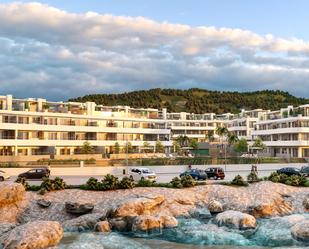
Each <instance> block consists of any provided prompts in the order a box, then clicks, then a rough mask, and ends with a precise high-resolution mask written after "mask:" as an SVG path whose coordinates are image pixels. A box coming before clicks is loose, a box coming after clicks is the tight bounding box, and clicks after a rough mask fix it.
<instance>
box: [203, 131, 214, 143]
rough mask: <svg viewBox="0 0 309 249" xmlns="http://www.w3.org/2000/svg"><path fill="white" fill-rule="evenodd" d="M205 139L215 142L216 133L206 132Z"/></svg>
mask: <svg viewBox="0 0 309 249" xmlns="http://www.w3.org/2000/svg"><path fill="white" fill-rule="evenodd" d="M205 139H206V141H208V142H209V143H211V142H213V141H214V140H215V133H214V131H208V132H207V133H206V134H205Z"/></svg>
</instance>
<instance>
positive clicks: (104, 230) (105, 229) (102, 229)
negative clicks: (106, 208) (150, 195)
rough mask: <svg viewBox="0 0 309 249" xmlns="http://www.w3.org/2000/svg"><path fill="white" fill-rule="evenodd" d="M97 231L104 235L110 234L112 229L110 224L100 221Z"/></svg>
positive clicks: (96, 226)
mask: <svg viewBox="0 0 309 249" xmlns="http://www.w3.org/2000/svg"><path fill="white" fill-rule="evenodd" d="M95 230H96V231H98V232H102V233H109V232H110V231H111V227H110V225H109V222H108V221H106V220H104V221H100V222H98V223H97V224H96V225H95Z"/></svg>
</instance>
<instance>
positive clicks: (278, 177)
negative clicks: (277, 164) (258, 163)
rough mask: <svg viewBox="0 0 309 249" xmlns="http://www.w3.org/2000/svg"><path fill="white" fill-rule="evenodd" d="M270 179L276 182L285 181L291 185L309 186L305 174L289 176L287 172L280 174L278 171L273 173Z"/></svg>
mask: <svg viewBox="0 0 309 249" xmlns="http://www.w3.org/2000/svg"><path fill="white" fill-rule="evenodd" d="M268 180H269V181H272V182H275V183H283V184H286V185H290V186H304V187H309V180H307V178H306V177H305V176H297V175H293V176H287V175H286V174H279V173H277V172H273V173H271V175H270V176H269V177H268Z"/></svg>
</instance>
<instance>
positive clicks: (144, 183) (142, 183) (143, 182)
mask: <svg viewBox="0 0 309 249" xmlns="http://www.w3.org/2000/svg"><path fill="white" fill-rule="evenodd" d="M137 186H138V187H153V186H154V182H153V181H149V180H145V178H141V179H140V180H139V181H138V183H137Z"/></svg>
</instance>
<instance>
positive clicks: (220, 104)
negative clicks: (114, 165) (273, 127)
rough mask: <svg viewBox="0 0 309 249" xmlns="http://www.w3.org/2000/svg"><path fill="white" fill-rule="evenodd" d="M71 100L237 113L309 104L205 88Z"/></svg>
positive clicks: (284, 96) (279, 94)
mask: <svg viewBox="0 0 309 249" xmlns="http://www.w3.org/2000/svg"><path fill="white" fill-rule="evenodd" d="M69 101H77V102H86V101H93V102H95V103H97V104H102V105H128V106H131V107H135V108H167V109H168V111H169V112H181V111H186V112H192V113H209V112H214V113H218V114H221V113H225V112H231V113H237V112H239V111H240V110H241V109H247V110H250V109H256V108H262V109H267V110H278V109H280V108H283V107H287V106H288V105H294V106H297V105H302V104H308V103H309V99H305V98H298V97H295V96H293V95H291V94H289V93H288V92H284V91H279V90H277V91H273V90H263V91H255V92H220V91H209V90H205V89H198V88H191V89H188V90H179V89H160V88H156V89H150V90H141V91H133V92H125V93H120V94H91V95H86V96H83V97H78V98H73V99H70V100H69Z"/></svg>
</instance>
